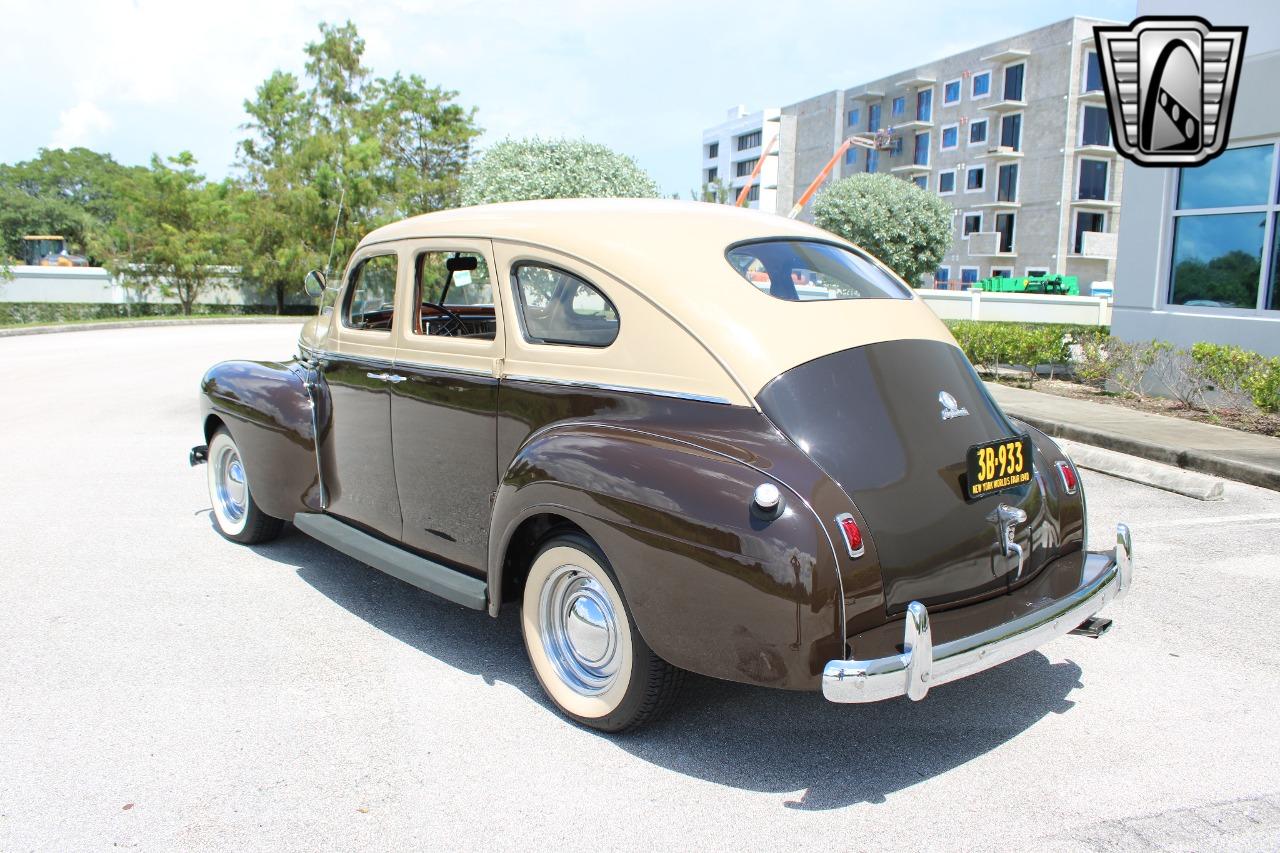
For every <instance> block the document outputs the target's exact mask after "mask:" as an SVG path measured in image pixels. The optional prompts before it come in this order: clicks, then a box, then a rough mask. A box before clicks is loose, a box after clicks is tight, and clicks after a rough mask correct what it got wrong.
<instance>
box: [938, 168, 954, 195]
mask: <svg viewBox="0 0 1280 853" xmlns="http://www.w3.org/2000/svg"><path fill="white" fill-rule="evenodd" d="M955 191H956V170H955V169H947V170H946V171H945V172H939V173H938V195H951V194H952V193H954V192H955Z"/></svg>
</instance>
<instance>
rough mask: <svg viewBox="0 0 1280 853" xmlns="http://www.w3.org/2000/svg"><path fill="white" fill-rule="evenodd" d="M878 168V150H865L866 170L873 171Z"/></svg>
mask: <svg viewBox="0 0 1280 853" xmlns="http://www.w3.org/2000/svg"><path fill="white" fill-rule="evenodd" d="M878 168H880V152H879V151H868V152H867V171H868V172H874V171H875V170H876V169H878Z"/></svg>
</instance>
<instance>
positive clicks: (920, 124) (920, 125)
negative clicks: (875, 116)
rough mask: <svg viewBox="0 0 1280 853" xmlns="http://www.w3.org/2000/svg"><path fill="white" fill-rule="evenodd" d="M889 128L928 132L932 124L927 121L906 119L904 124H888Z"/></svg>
mask: <svg viewBox="0 0 1280 853" xmlns="http://www.w3.org/2000/svg"><path fill="white" fill-rule="evenodd" d="M889 127H891V128H892V129H893V130H928V129H929V128H931V127H933V122H932V121H929V120H927V119H918V118H913V119H908V120H907V121H904V122H897V123H895V122H890V123H889Z"/></svg>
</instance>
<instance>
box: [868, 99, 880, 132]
mask: <svg viewBox="0 0 1280 853" xmlns="http://www.w3.org/2000/svg"><path fill="white" fill-rule="evenodd" d="M879 129H880V105H879V104H871V105H870V106H868V107H867V130H879Z"/></svg>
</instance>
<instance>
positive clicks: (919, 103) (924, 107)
mask: <svg viewBox="0 0 1280 853" xmlns="http://www.w3.org/2000/svg"><path fill="white" fill-rule="evenodd" d="M916 120H917V121H933V89H932V88H929V89H921V90H920V91H919V92H916Z"/></svg>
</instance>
